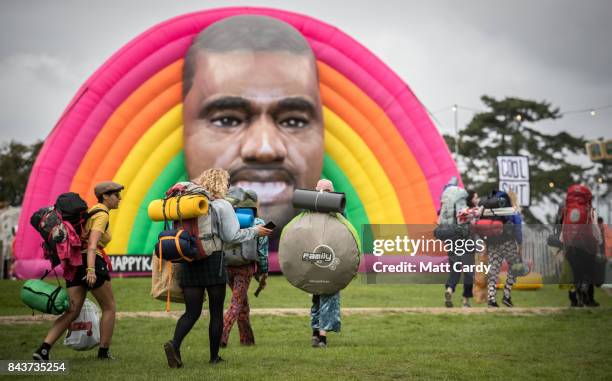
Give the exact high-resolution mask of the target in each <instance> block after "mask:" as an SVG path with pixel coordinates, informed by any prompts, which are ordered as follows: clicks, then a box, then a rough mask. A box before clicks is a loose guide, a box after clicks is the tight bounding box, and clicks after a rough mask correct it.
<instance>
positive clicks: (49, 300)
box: [21, 279, 69, 315]
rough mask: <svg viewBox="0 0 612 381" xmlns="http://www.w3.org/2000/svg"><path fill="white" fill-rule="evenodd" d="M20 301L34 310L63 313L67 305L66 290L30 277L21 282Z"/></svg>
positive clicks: (56, 313) (55, 313)
mask: <svg viewBox="0 0 612 381" xmlns="http://www.w3.org/2000/svg"><path fill="white" fill-rule="evenodd" d="M21 301H22V302H23V303H24V304H25V305H26V306H28V307H30V308H32V309H34V310H36V311H40V312H44V313H48V314H54V315H61V314H63V313H64V311H66V310H68V306H69V300H68V293H67V292H66V290H64V289H63V288H62V287H60V286H55V285H52V284H50V283H47V282H45V281H43V280H40V279H30V280H28V281H26V282H25V283H24V284H23V286H22V287H21Z"/></svg>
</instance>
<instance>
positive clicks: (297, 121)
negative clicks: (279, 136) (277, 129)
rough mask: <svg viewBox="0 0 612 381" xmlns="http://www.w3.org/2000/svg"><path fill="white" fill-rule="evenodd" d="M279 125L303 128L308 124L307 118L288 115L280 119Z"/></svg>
mask: <svg viewBox="0 0 612 381" xmlns="http://www.w3.org/2000/svg"><path fill="white" fill-rule="evenodd" d="M279 124H280V126H281V127H287V128H304V127H306V126H308V120H307V119H304V118H296V117H290V118H285V119H283V120H281V121H280V123H279Z"/></svg>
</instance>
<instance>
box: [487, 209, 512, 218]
mask: <svg viewBox="0 0 612 381" xmlns="http://www.w3.org/2000/svg"><path fill="white" fill-rule="evenodd" d="M516 213H517V211H516V209H515V208H512V207H510V208H495V209H484V210H483V212H482V215H483V217H493V216H512V215H514V214H516Z"/></svg>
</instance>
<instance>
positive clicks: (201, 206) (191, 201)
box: [148, 195, 208, 221]
mask: <svg viewBox="0 0 612 381" xmlns="http://www.w3.org/2000/svg"><path fill="white" fill-rule="evenodd" d="M177 201H178V204H179V210H180V212H181V218H182V219H188V218H197V217H200V216H203V215H205V214H208V199H207V198H206V197H204V196H199V195H198V196H183V197H181V198H180V199H179V198H178V197H170V198H169V199H167V200H166V218H167V219H168V220H171V221H178V220H180V219H181V218H179V214H178V212H177V210H176V203H177ZM163 205H164V200H163V199H159V200H153V201H151V202H150V203H149V208H148V212H149V218H150V219H151V220H153V221H163V220H164V213H163Z"/></svg>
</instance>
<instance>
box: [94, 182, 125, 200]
mask: <svg viewBox="0 0 612 381" xmlns="http://www.w3.org/2000/svg"><path fill="white" fill-rule="evenodd" d="M123 188H124V187H123V185H121V184H117V183H116V182H114V181H103V182H101V183H98V184H97V185H96V187H95V188H94V193H95V194H96V197H97V198H100V197H102V195H103V194H105V193H111V192H119V191H120V190H122V189H123Z"/></svg>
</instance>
